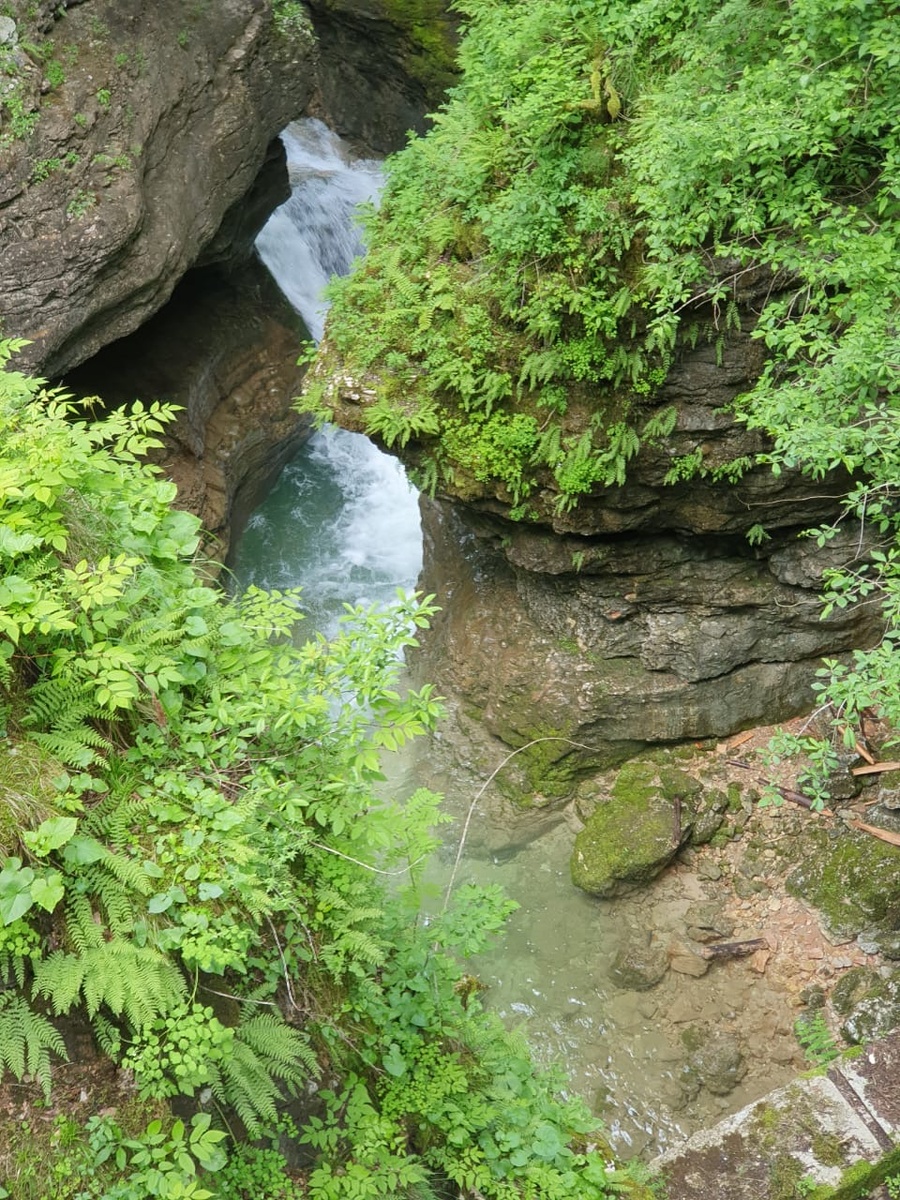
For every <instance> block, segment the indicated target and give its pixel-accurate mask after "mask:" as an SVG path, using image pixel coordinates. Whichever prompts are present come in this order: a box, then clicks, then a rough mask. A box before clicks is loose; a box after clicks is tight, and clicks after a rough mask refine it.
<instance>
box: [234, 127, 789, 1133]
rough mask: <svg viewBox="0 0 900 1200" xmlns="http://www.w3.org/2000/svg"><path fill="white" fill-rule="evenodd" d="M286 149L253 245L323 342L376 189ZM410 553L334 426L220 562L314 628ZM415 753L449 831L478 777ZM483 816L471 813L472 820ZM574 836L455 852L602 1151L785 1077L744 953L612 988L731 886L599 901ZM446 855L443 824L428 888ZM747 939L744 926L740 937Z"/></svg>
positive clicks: (404, 577) (327, 145)
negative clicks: (433, 766)
mask: <svg viewBox="0 0 900 1200" xmlns="http://www.w3.org/2000/svg"><path fill="white" fill-rule="evenodd" d="M285 142H286V145H287V150H288V155H289V162H290V168H291V175H292V179H293V182H294V188H295V191H294V195H293V197H292V199H291V200H290V201H288V202H287V204H286V205H284V206H283V208H282V209H280V210H279V211H278V212H277V213H276V214H275V215H274V216H273V217H272V219H271V220H270V222H269V223H268V225H267V226H266V229H265V230H264V231H263V233H262V234H261V235H260V242H259V248H260V251H261V253H262V255H263V257H264V259H265V261H266V263H267V265H268V266H269V268H270V269H271V270H272V272H273V274H274V275H275V276H276V278H277V279H278V280H279V282H280V284H281V286H282V288H283V290H284V291H285V293H286V294H287V295H288V297H289V298H290V299H291V300H292V302H293V303H294V304H295V306H296V307H297V308H298V310H300V311H301V312H302V314H303V316H304V318H305V319H306V320H307V322H308V323H309V324H310V326H311V328H313V331H314V333H316V335H317V336H318V335H319V334H320V332H321V322H322V306H321V299H320V290H321V283H322V280H323V279H324V278H327V276H328V274H329V273H331V272H338V271H345V270H346V269H347V268H348V266H349V263H350V260H351V259H352V257H353V256H354V254H356V253H357V252H358V251H359V242H358V239H357V236H356V233H355V231H354V230H353V227H352V225H351V224H349V221H348V216H349V214H350V212H351V211H352V205H353V203H354V202H355V201H356V200H358V199H365V198H371V197H373V196H374V195H375V194H376V193H377V188H378V174H377V167H376V165H375V164H372V163H371V162H362V163H359V162H354V161H353V160H352V159H351V158H350V156H349V155H348V154H347V152H346V150H345V148H344V147H342V146H341V144H340V143H339V142H338V140H337V139H336V138H335V137H334V135H332V134H330V133H329V132H328V131H327V130H326V129H325V127H324V126H322V125H321V124H320V123H319V122H299V123H297V124H295V125H293V126H291V127H290V129H289V130H288V131H286V134H285ZM421 561H422V545H421V533H420V530H419V523H418V507H417V498H416V496H415V493H414V492H413V490H412V489H411V488H410V486H409V485H408V484H407V482H406V479H405V476H404V474H403V472H402V469H401V468H400V466H399V465H398V464H397V463H396V461H395V460H393V459H391V458H389V457H387V456H385V455H383V454H381V453H380V452H379V451H378V450H377V449H376V448H375V447H374V446H372V445H371V444H370V443H369V442H368V441H367V440H366V439H365V438H361V437H358V436H357V435H353V434H347V433H345V432H343V431H339V430H333V429H332V430H326V431H323V432H322V433H320V434H317V435H316V436H315V437H314V438H313V439H312V441H310V442H309V443H308V444H307V446H306V447H304V449H303V451H302V452H301V453H300V455H299V456H298V457H297V458H296V459H295V461H294V462H292V463H291V464H289V465H288V467H286V468H285V471H284V473H283V475H282V477H281V479H280V481H279V482H278V485H277V486H276V488H275V489H274V491H273V492H272V493H271V495H270V496H269V498H268V499H267V501H266V502H265V503H264V504H263V505H262V506H261V507H260V509H259V510H258V511H257V512H256V513H255V515H254V516H253V517H252V519H251V520H250V522H249V524H248V525H247V528H246V530H245V532H244V535H243V537H242V538H241V540H240V543H239V544H238V546H237V547H236V551H235V554H234V558H233V561H232V564H231V565H232V568H233V570H234V572H235V575H236V578H237V581H238V584H239V586H246V585H247V584H248V583H256V584H259V585H260V586H268V587H276V588H284V587H292V586H302V587H303V589H304V597H305V600H306V607H307V611H308V612H309V614H310V626H311V627H315V628H317V629H321V630H323V631H324V632H326V633H327V632H328V631H329V630H331V629H333V627H334V623H335V622H336V620H337V618H338V616H339V615H340V614H341V612H342V611H343V605H344V603H345V602H349V603H351V604H357V603H364V604H367V605H368V604H372V603H388V602H390V600H391V599H392V598H393V596H394V594H395V591H396V589H397V588H398V587H402V588H404V589H407V590H409V589H411V588H413V587H414V586H415V582H416V578H417V576H418V573H419V570H420V567H421ZM441 599H442V598H441V597H440V596H439V597H438V603H441ZM427 760H428V750H427V748H425V749H424V750H423V749H420V750H419V752H418V755H417V757H416V759H414V760H407V761H404V762H402V763H394V764H392V766H391V771H392V783H393V786H394V787H395V789H396V794H397V795H398V797H399V798H401V799H402V796H403V794H404V793H405V792H406V791H407V790H412V788H414V787H416V786H420V785H422V784H423V783H424V784H425V785H427V786H432V787H435V788H436V790H439V791H443V792H444V794H445V796H446V806H447V808H448V810H449V811H450V812H451V813H453V814H454V815H455V816H457V817H458V818H459V820H458V821H457V824H456V826H455V827H456V828H457V829H459V828H461V826H462V820H463V819H464V817H465V815H466V812H467V810H468V807H469V805H470V803H471V799H472V796H474V794H475V793H476V791H477V789H478V787H479V785H480V783H481V782H482V781H481V780H477V779H473V780H471V782H470V783H469V781H465V782H464V783H461V782H460V781H459V779H458V778H454V779H453V780H452V781H448V780H447V779H442V778H439V777H437V778H435V777H432V773H431V770H430V767H429V764H428V761H427ZM485 816H486V814H483V813H481V812H479V811H478V810H477V809H476V811H475V814H474V819H475V821H476V822H477V821H478V820H480V819H482V818H483V817H485ZM447 828H450V827H447ZM457 836H458V835H457ZM572 839H573V831H572V828H570V825H569V824H568V823H567V818H566V817H565V816H564V815H562V814H561V815H560V816H559V819H558V821H557V822H556V823H555V824H554V825H552V826H551V827H550V828H549V829H546V830H545V831H544V832H543V833H542V834H541V836H539V837H536V838H534V839H533V840H532V841H530V842H529V843H528V844H527V845H524V846H522V847H520V848H519V849H518V850H517V851H516V852H514V853H510V854H508V855H504V856H503V857H502V858H499V857H491V856H490V855H487V854H483V855H482V856H480V857H478V856H472V857H464V859H463V863H462V869H461V871H460V873H459V875H458V878H457V882H458V883H461V882H464V881H469V880H471V881H475V882H481V883H488V882H490V883H500V884H501V885H502V886H503V887H504V888H505V889H506V891H507V893H508V894H509V895H510V896H511V897H512V898H513V899H514V900H516V901H517V902H518V903H519V905H520V908H519V910H518V912H517V913H515V914H514V916H513V917H512V919H511V920H510V923H509V927H508V929H507V932H506V934H505V936H504V938H503V940H502V942H501V943H500V945H499V946H498V948H497V949H495V950H494V951H492V952H491V953H490V954H489V955H486V956H485V957H484V959H483V961H481V962H478V963H475V964H473V968H474V969H475V970H476V971H477V972H478V974H479V975H480V977H481V979H482V980H483V981H484V983H485V984H486V985H487V987H488V991H487V993H486V995H487V1002H488V1003H490V1004H492V1005H493V1006H494V1007H495V1008H496V1009H497V1010H498V1011H499V1012H500V1013H501V1014H502V1015H503V1016H504V1017H505V1018H507V1019H508V1020H509V1021H510V1022H511V1023H518V1024H523V1025H524V1027H525V1029H526V1032H527V1035H528V1037H529V1040H530V1041H531V1043H532V1045H533V1047H534V1049H535V1051H536V1053H537V1055H538V1057H539V1058H540V1060H541V1061H543V1062H546V1063H549V1062H550V1061H552V1060H554V1059H557V1060H561V1061H562V1063H563V1064H564V1066H565V1067H566V1069H567V1071H568V1074H569V1077H570V1079H571V1087H572V1088H573V1089H574V1090H577V1091H578V1092H580V1093H581V1094H582V1095H584V1097H585V1098H586V1099H587V1100H588V1102H589V1103H590V1104H591V1105H592V1106H593V1107H594V1108H595V1109H596V1110H597V1111H598V1112H600V1113H601V1114H602V1115H603V1117H604V1118H605V1120H606V1122H607V1124H608V1127H609V1130H610V1134H611V1140H612V1142H613V1145H614V1148H615V1149H616V1150H617V1151H618V1152H620V1153H621V1154H623V1155H632V1154H643V1155H650V1154H652V1153H653V1152H655V1151H656V1150H659V1149H662V1148H664V1147H666V1146H667V1145H669V1144H671V1143H672V1142H673V1141H677V1140H680V1139H681V1138H682V1137H684V1136H687V1135H689V1134H690V1133H692V1132H694V1131H695V1130H697V1129H698V1128H701V1127H703V1126H705V1125H709V1124H711V1123H713V1122H714V1121H716V1120H718V1119H719V1118H720V1117H721V1116H722V1115H723V1114H724V1113H726V1112H732V1111H734V1110H736V1109H737V1108H740V1107H741V1106H742V1105H744V1104H746V1103H748V1102H749V1101H750V1100H752V1099H754V1098H755V1097H757V1096H760V1095H762V1094H763V1093H765V1092H766V1091H768V1090H769V1089H770V1088H772V1087H775V1086H778V1085H779V1084H780V1083H782V1082H785V1081H786V1080H787V1079H788V1078H789V1077H790V1076H791V1075H792V1074H793V1073H794V1070H795V1066H792V1065H791V1060H792V1058H794V1059H796V1058H797V1048H796V1044H795V1043H794V1041H793V1039H792V1036H791V1025H792V1019H793V1012H792V1009H791V1005H790V1001H789V999H788V996H787V994H786V992H785V990H784V989H783V988H782V987H780V986H775V985H774V984H772V983H770V981H769V980H768V979H767V978H766V977H765V976H764V975H762V974H758V973H756V972H755V971H754V969H753V967H752V966H751V965H750V964H749V963H748V962H747V961H735V962H729V963H723V964H720V965H713V967H712V968H711V969H710V970H709V971H708V973H707V974H705V975H704V976H702V977H701V978H694V977H692V976H689V975H685V974H680V973H678V972H677V971H675V970H669V971H668V973H667V974H666V975H665V977H664V979H663V980H662V981H661V982H660V983H658V984H657V985H656V986H655V987H654V988H652V989H651V990H647V991H643V992H636V991H630V990H622V989H621V988H620V987H618V986H617V985H616V983H615V982H614V978H613V976H612V975H611V967H612V964H613V960H614V958H615V955H616V952H617V951H618V949H619V948H620V947H621V946H622V945H623V944H624V943H625V942H631V943H633V942H634V940H635V939H637V940H640V941H645V942H646V941H649V940H650V939H651V938H652V939H654V940H655V941H660V940H664V941H666V942H667V941H668V940H670V939H671V938H672V937H673V936H677V935H678V933H679V931H680V930H683V926H684V920H683V919H684V916H685V913H686V911H687V909H688V908H689V907H690V905H691V904H692V903H694V902H697V901H700V900H707V899H710V900H713V901H714V902H715V903H717V904H720V905H722V906H724V905H725V904H726V902H727V896H726V889H725V887H724V885H723V884H721V883H717V882H716V881H714V880H702V879H701V878H700V877H699V876H698V874H697V873H696V872H695V870H694V869H693V868H688V867H685V866H680V867H678V868H675V869H672V870H670V871H669V872H668V873H667V874H666V875H665V876H664V877H663V878H662V879H660V880H658V881H657V882H656V883H655V884H654V885H653V886H652V887H651V888H649V889H648V890H646V891H644V892H641V893H639V894H637V895H634V896H631V897H627V898H625V899H622V900H618V901H614V902H598V901H596V900H594V899H592V898H591V897H589V896H587V895H585V894H584V893H582V892H580V891H579V890H578V889H576V888H575V887H574V886H573V885H572V884H571V882H570V879H569V866H568V863H569V855H570V853H571V847H572ZM455 853H456V846H455V845H454V843H453V835H452V833H451V834H450V835H449V836H448V837H447V840H446V843H445V847H444V852H443V854H442V855H441V856H440V861H439V863H438V864H437V866H436V868H435V883H436V885H437V886H440V885H441V884H442V883H443V882H445V881H446V879H447V878H449V875H450V870H451V866H452V861H453V857H454V856H455ZM756 932H758V930H756V929H754V928H751V927H748V928H747V929H746V930H742V929H741V928H740V922H739V927H738V931H737V935H736V936H741V935H742V934H743V935H745V936H752V935H753V934H754V933H756ZM710 1045H711V1046H712V1047H713V1049H714V1051H716V1050H718V1051H721V1052H722V1053H724V1056H725V1059H727V1058H728V1056H729V1054H730V1055H731V1061H732V1063H733V1062H734V1059H735V1054H737V1055H738V1056H739V1057H740V1059H741V1061H740V1064H739V1065H738V1066H737V1067H736V1068H735V1069H734V1071H733V1072H732V1073H733V1076H734V1079H737V1083H736V1085H735V1086H734V1087H733V1088H729V1087H727V1086H726V1085H727V1083H728V1080H727V1079H726V1080H725V1082H724V1083H723V1082H722V1079H721V1078H719V1077H717V1076H714V1075H713V1074H710V1073H709V1072H707V1074H706V1075H704V1072H703V1070H702V1069H701V1068H702V1065H703V1063H704V1062H705V1061H706V1059H704V1058H703V1054H704V1050H703V1047H704V1046H710ZM698 1047H699V1050H698ZM698 1053H699V1056H700V1057H699V1058H698ZM713 1056H714V1055H713ZM708 1057H709V1055H707V1059H708ZM720 1057H721V1054H720ZM698 1064H699V1065H698ZM742 1072H743V1075H741V1073H742ZM726 1075H727V1071H726ZM711 1081H712V1082H711ZM731 1082H734V1080H732V1081H731ZM711 1089H712V1090H711ZM723 1089H724V1091H723Z"/></svg>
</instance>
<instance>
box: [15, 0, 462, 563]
mask: <svg viewBox="0 0 900 1200" xmlns="http://www.w3.org/2000/svg"><path fill="white" fill-rule="evenodd" d="M21 10H22V11H21V13H18V14H17V20H13V19H11V18H10V17H7V16H4V17H2V18H0V52H2V54H3V55H4V62H3V64H2V66H3V72H4V73H3V74H0V83H2V86H3V88H4V95H5V96H6V97H7V101H8V103H6V104H5V105H4V106H3V107H0V155H2V159H3V171H2V174H0V331H2V334H3V336H10V337H21V338H25V339H28V340H29V341H30V343H31V344H30V345H29V346H28V347H27V348H26V349H25V350H23V351H22V353H21V354H20V356H19V358H18V360H17V363H18V365H21V366H22V367H24V368H25V369H29V370H31V371H34V372H39V373H41V374H43V375H46V376H48V377H50V378H58V377H59V376H61V375H62V376H64V377H65V382H66V385H67V386H70V387H71V388H72V389H73V390H75V391H76V392H81V393H83V394H94V393H100V394H101V395H102V396H103V397H104V399H105V400H107V401H109V402H112V403H118V402H120V401H130V400H133V399H134V398H136V397H141V398H142V399H148V400H153V399H165V400H168V401H171V402H173V403H175V404H177V405H180V406H181V407H182V408H183V410H184V411H183V413H182V414H181V416H180V418H179V420H178V424H177V426H176V427H175V429H174V430H173V432H172V436H171V437H170V438H169V446H168V451H167V454H166V456H165V458H164V460H163V466H164V469H165V470H166V472H167V473H168V474H169V475H170V476H171V477H172V478H174V479H175V481H176V482H177V483H178V485H179V501H178V502H179V503H180V504H182V505H183V506H185V507H188V508H190V509H191V510H192V511H194V512H196V513H198V514H199V515H200V517H201V518H202V520H203V522H204V524H205V525H206V527H207V529H208V530H210V532H211V533H212V534H213V535H214V537H215V539H216V541H217V543H218V545H217V546H215V550H216V552H217V553H220V554H224V552H225V550H226V548H227V533H228V528H229V523H230V522H231V520H232V518H236V519H237V520H238V522H240V519H241V510H242V509H244V510H246V508H247V506H248V505H252V504H253V503H255V502H256V500H258V499H259V497H260V495H261V494H262V493H263V492H264V491H265V488H266V486H267V484H268V483H269V482H271V480H272V479H273V477H274V476H275V475H276V474H277V472H278V470H279V469H280V467H281V466H282V465H283V463H284V461H285V459H286V458H287V457H288V456H289V455H290V453H291V452H292V451H293V450H294V449H295V448H296V446H297V444H298V441H299V440H300V439H301V438H302V437H303V436H304V431H305V429H306V425H305V422H303V421H302V420H301V419H300V417H299V416H298V414H297V413H296V412H294V411H293V408H292V398H293V397H294V396H296V395H297V393H298V392H299V390H300V381H301V375H302V373H301V371H300V370H299V369H298V367H297V354H298V349H299V345H300V343H301V342H302V341H303V340H306V339H307V338H308V336H309V335H308V333H307V331H306V330H305V329H304V328H303V327H302V325H301V324H300V323H299V322H298V320H297V319H296V318H295V316H294V314H293V313H292V311H291V310H290V309H289V307H288V306H287V305H286V304H285V303H284V301H283V300H282V299H281V297H280V293H279V292H278V290H277V288H275V287H274V285H273V284H272V281H271V279H270V278H269V277H268V275H267V273H266V272H265V271H264V269H263V268H262V267H261V266H260V265H259V263H258V261H256V259H255V258H254V257H253V255H252V253H251V251H252V243H253V239H254V238H255V236H256V234H257V232H258V231H259V229H260V227H261V226H262V224H263V223H264V222H265V220H266V219H267V217H268V216H269V215H270V213H271V212H272V210H273V209H274V208H275V207H276V205H278V204H280V203H281V202H282V201H284V200H285V199H287V197H288V195H289V183H288V176H287V169H286V163H285V156H284V150H283V147H282V145H281V142H280V141H279V140H277V138H276V135H277V134H278V132H279V131H280V130H281V129H283V128H284V126H285V125H287V124H288V123H289V122H290V121H291V120H293V119H295V118H297V117H300V116H303V115H304V114H307V113H313V112H314V113H315V114H316V115H319V116H322V117H324V118H325V119H326V120H328V121H330V123H331V124H332V125H334V126H337V127H339V129H340V132H342V133H344V134H346V135H348V136H349V137H351V138H353V139H355V140H357V141H358V142H362V143H365V144H367V146H368V147H370V148H372V149H374V150H376V151H385V150H387V149H391V148H393V147H396V146H398V145H400V144H401V143H402V141H403V138H404V136H405V132H406V130H407V129H408V128H410V127H416V128H420V127H421V125H422V122H423V119H424V112H425V110H426V108H428V107H431V106H433V105H434V104H436V102H437V89H438V88H439V87H440V85H441V83H442V82H446V80H447V78H449V72H448V64H449V63H450V56H451V53H452V26H451V24H450V23H449V22H448V20H447V19H446V17H445V14H444V7H443V5H442V4H440V3H437V2H435V0H422V2H421V3H413V4H412V5H410V4H407V3H404V4H399V5H397V4H394V3H393V2H392V0H327V2H325V0H322V2H321V3H317V4H315V5H314V6H313V7H312V8H311V9H310V8H307V7H306V6H304V5H302V4H296V5H293V6H287V7H286V8H285V7H284V6H283V7H282V9H281V10H280V15H278V14H276V13H275V11H274V5H273V0H219V2H218V3H217V4H216V5H215V9H214V11H211V10H210V9H209V5H208V3H207V0H200V2H199V3H196V4H193V5H189V6H186V5H184V4H183V3H181V2H180V0H156V2H155V3H153V4H144V3H142V2H141V0H67V2H66V3H62V4H60V3H59V2H58V0H53V2H52V3H51V2H50V0H38V2H36V3H31V4H29V5H28V6H27V8H26V6H25V5H24V4H22V5H21ZM395 10H396V11H395ZM426 68H428V69H427V70H426ZM182 280H184V282H183V283H182V282H181V281H182ZM160 310H162V311H160ZM155 314H158V315H155ZM135 331H136V332H135ZM110 343H114V345H113V346H112V347H111V348H110V349H109V350H106V351H104V347H107V346H109V345H110ZM98 354H99V357H97V355H98Z"/></svg>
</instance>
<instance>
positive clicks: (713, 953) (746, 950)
mask: <svg viewBox="0 0 900 1200" xmlns="http://www.w3.org/2000/svg"><path fill="white" fill-rule="evenodd" d="M768 949H769V943H768V942H767V941H766V939H765V938H749V939H748V940H747V941H745V942H717V943H716V944H715V945H714V946H698V947H697V949H696V951H695V953H697V954H699V955H700V957H701V958H746V957H747V955H748V954H755V953H756V952H757V950H768Z"/></svg>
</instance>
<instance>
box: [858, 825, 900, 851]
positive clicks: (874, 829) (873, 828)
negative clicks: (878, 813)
mask: <svg viewBox="0 0 900 1200" xmlns="http://www.w3.org/2000/svg"><path fill="white" fill-rule="evenodd" d="M847 824H848V825H849V826H850V827H851V829H859V830H861V832H863V833H870V834H871V835H872V837H877V838H879V839H880V840H881V841H882V842H888V843H889V844H890V845H891V846H900V833H893V832H892V831H891V830H890V829H879V828H878V826H877V825H867V824H866V823H865V821H848V822H847Z"/></svg>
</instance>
